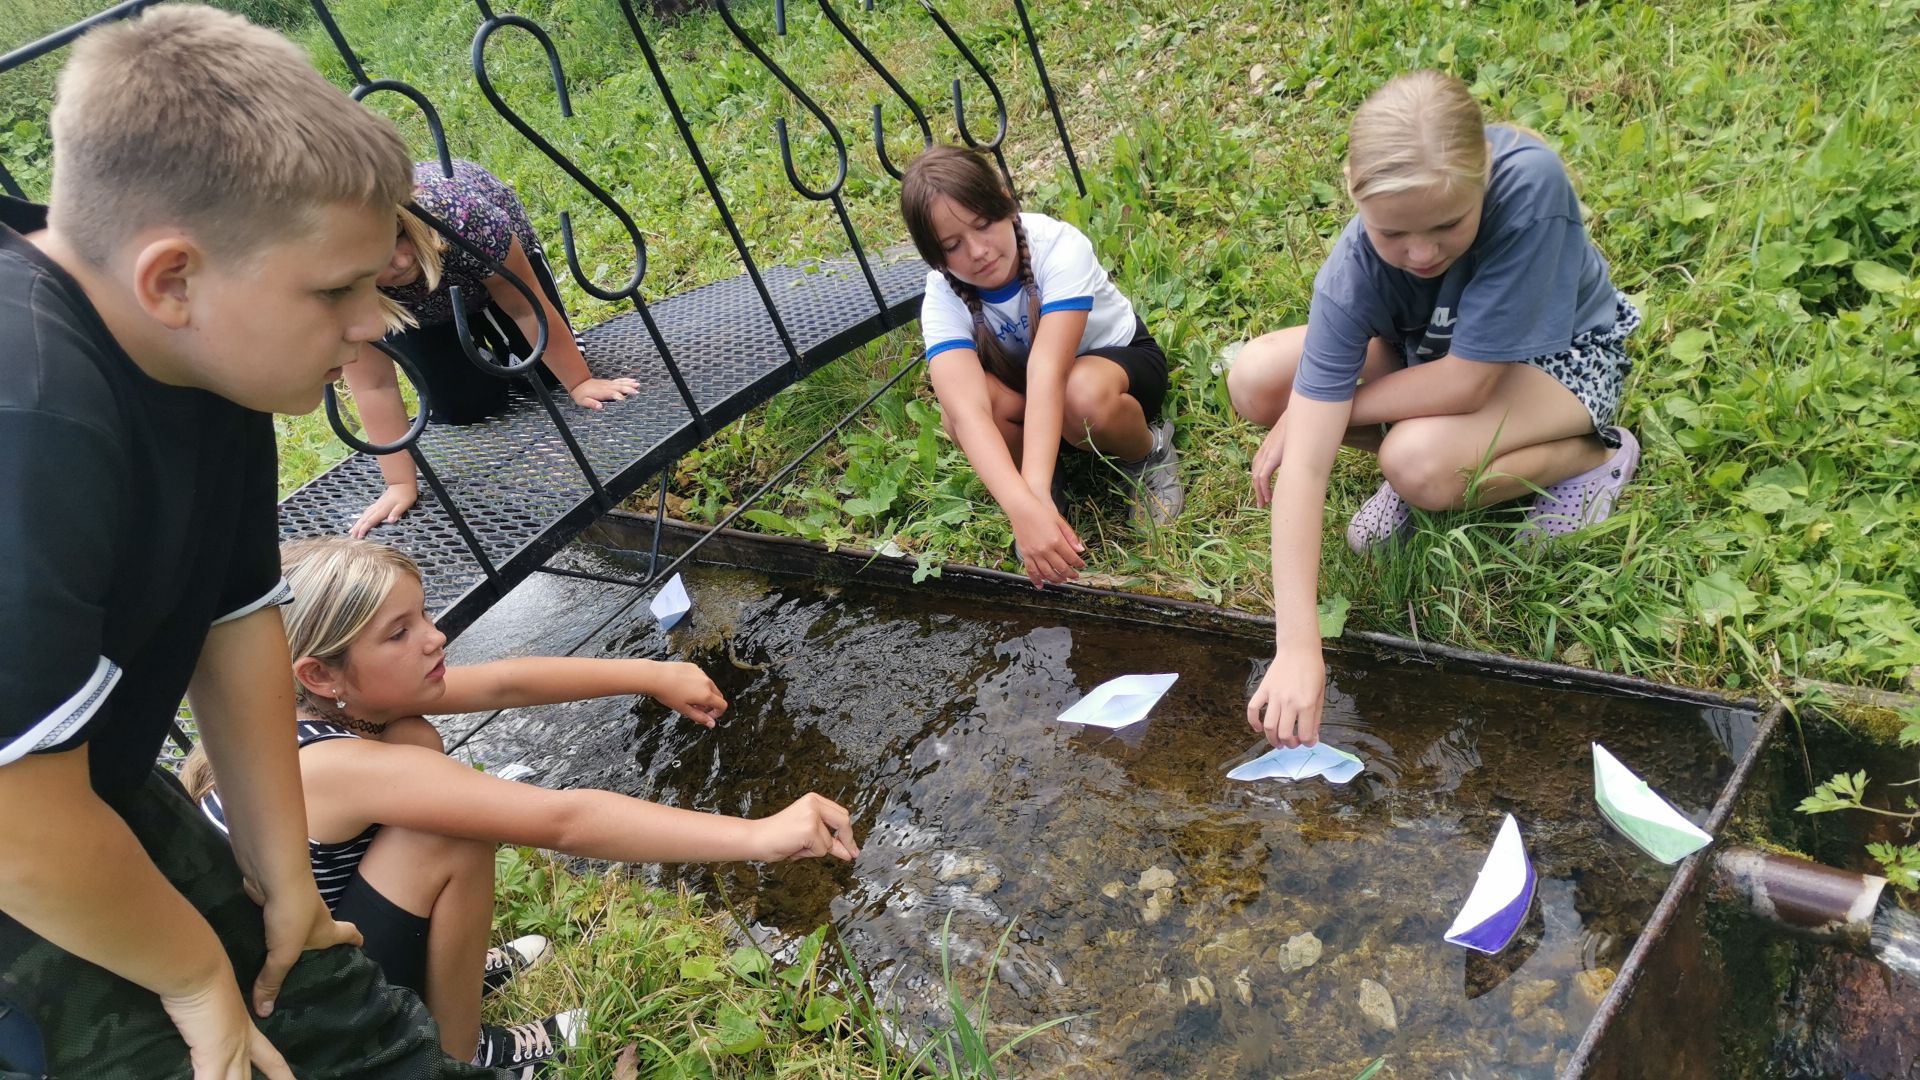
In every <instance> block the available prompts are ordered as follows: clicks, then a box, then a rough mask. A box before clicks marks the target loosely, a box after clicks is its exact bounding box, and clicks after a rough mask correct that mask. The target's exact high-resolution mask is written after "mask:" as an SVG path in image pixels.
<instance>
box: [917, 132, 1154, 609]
mask: <svg viewBox="0 0 1920 1080" xmlns="http://www.w3.org/2000/svg"><path fill="white" fill-rule="evenodd" d="M900 212H901V215H902V216H903V217H905V218H906V222H907V232H908V233H909V234H910V235H911V236H912V237H913V244H914V247H915V248H917V249H918V250H919V252H920V257H921V258H923V259H925V260H926V261H927V265H928V266H930V267H932V268H933V269H932V270H930V271H928V273H927V291H926V297H925V299H924V300H922V302H921V305H920V327H921V331H922V332H923V333H924V334H925V337H926V348H927V368H928V372H929V373H930V374H931V376H932V378H933V391H934V393H935V394H936V395H937V396H938V397H939V399H940V407H941V413H942V423H943V424H944V426H945V427H946V430H947V434H948V435H950V436H952V438H953V440H954V441H955V442H957V443H959V444H960V449H961V450H962V451H964V452H965V453H966V455H967V461H968V462H969V463H971V464H972V465H973V468H974V471H975V472H977V473H979V474H980V479H981V481H982V482H983V483H985V484H986V486H987V491H988V492H990V493H991V494H992V495H993V498H994V501H996V502H998V503H999V504H1000V507H1001V509H1003V510H1005V511H1006V514H1007V520H1008V522H1009V523H1010V524H1011V525H1012V526H1013V540H1014V553H1015V555H1016V557H1018V558H1019V559H1020V561H1021V563H1022V564H1023V565H1024V567H1025V569H1026V573H1027V577H1029V578H1030V579H1032V581H1033V583H1034V585H1035V586H1036V587H1044V586H1045V584H1046V583H1047V582H1050V581H1051V582H1064V581H1070V580H1072V579H1073V578H1075V577H1077V576H1078V574H1077V573H1076V571H1077V569H1078V568H1079V567H1081V566H1084V565H1085V563H1084V562H1083V561H1082V559H1081V557H1080V556H1081V553H1082V552H1084V551H1085V550H1086V548H1085V546H1084V545H1083V544H1081V542H1080V538H1079V537H1078V536H1077V535H1075V534H1074V531H1073V527H1072V526H1071V525H1069V524H1068V523H1067V520H1066V516H1065V515H1066V500H1065V497H1064V496H1063V494H1062V493H1061V486H1060V472H1059V469H1058V468H1057V467H1056V466H1057V465H1058V459H1059V454H1060V446H1061V442H1062V440H1063V439H1064V440H1065V442H1066V443H1067V444H1069V445H1071V446H1073V447H1074V448H1076V449H1080V450H1096V451H1098V452H1100V453H1102V454H1107V455H1110V456H1112V457H1113V458H1116V459H1118V462H1119V464H1120V468H1121V469H1122V470H1124V471H1125V472H1126V473H1127V474H1128V475H1129V476H1130V477H1131V478H1132V479H1133V481H1134V490H1135V498H1134V506H1133V515H1132V517H1133V520H1134V522H1135V523H1136V524H1139V523H1141V522H1143V521H1145V520H1151V521H1152V522H1153V524H1154V525H1155V526H1159V525H1164V524H1166V523H1167V522H1169V521H1171V520H1173V518H1174V517H1176V516H1177V515H1178V514H1179V513H1180V509H1181V507H1182V505H1184V502H1185V496H1184V494H1183V493H1182V491H1181V487H1180V477H1179V473H1178V471H1177V469H1176V462H1177V457H1176V455H1175V452H1174V448H1173V421H1172V420H1171V419H1162V418H1161V416H1160V406H1161V403H1162V401H1163V400H1164V399H1165V397H1166V392H1167V358H1166V356H1165V354H1163V353H1162V352H1161V351H1160V346H1159V344H1158V343H1157V342H1155V341H1154V339H1153V335H1151V334H1149V333H1148V332H1147V327H1146V324H1145V323H1144V322H1142V321H1141V319H1140V317H1139V316H1138V315H1136V314H1134V310H1133V305H1132V304H1130V303H1128V302H1127V298H1126V297H1125V296H1122V295H1121V294H1120V290H1118V289H1116V288H1114V287H1113V282H1112V281H1111V280H1109V279H1108V277H1107V272H1106V270H1105V269H1103V268H1102V267H1101V266H1100V261H1099V259H1098V258H1096V257H1095V255H1094V251H1093V244H1092V243H1091V242H1090V241H1088V239H1087V237H1086V235H1085V234H1083V233H1082V232H1081V231H1080V230H1078V229H1076V228H1074V227H1073V226H1072V225H1069V224H1067V223H1066V222H1064V221H1059V220H1057V219H1055V218H1051V217H1048V216H1046V215H1045V214H1024V213H1021V212H1020V203H1019V201H1018V200H1017V199H1015V198H1014V197H1013V194H1012V193H1011V192H1009V191H1008V190H1007V188H1006V186H1005V185H1004V184H1003V183H1002V182H1001V179H1000V175H999V174H998V173H997V172H995V171H994V169H993V166H992V165H989V164H988V163H987V160H986V159H985V158H984V157H982V156H981V155H979V154H977V153H974V152H972V151H970V150H964V149H961V148H960V147H955V146H935V147H932V148H930V149H928V150H927V151H925V152H924V153H922V154H921V155H920V156H919V157H917V158H915V159H914V160H913V163H912V164H911V165H909V166H907V171H906V176H905V178H904V179H903V180H902V181H901V187H900Z"/></svg>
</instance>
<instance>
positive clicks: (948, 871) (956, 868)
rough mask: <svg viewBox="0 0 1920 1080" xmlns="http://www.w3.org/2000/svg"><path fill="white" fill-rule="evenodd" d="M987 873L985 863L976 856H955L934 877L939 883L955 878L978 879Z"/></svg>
mask: <svg viewBox="0 0 1920 1080" xmlns="http://www.w3.org/2000/svg"><path fill="white" fill-rule="evenodd" d="M986 872H987V862H986V860H985V859H982V858H981V857H980V856H978V855H956V856H954V858H953V859H951V860H950V861H948V862H947V864H946V865H945V866H942V867H941V868H940V870H939V872H938V873H936V874H935V875H934V876H935V877H936V878H938V879H939V880H941V881H952V880H953V879H955V878H963V877H978V876H979V875H981V874H984V873H986Z"/></svg>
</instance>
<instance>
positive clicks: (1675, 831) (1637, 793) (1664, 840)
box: [1593, 743, 1713, 866]
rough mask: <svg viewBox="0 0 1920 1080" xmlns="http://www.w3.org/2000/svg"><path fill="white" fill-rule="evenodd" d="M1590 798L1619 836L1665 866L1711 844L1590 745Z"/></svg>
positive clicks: (1631, 774)
mask: <svg viewBox="0 0 1920 1080" xmlns="http://www.w3.org/2000/svg"><path fill="white" fill-rule="evenodd" d="M1593 798H1594V801H1595V802H1597V803H1599V804H1600V813H1601V814H1602V815H1604V816H1605V817H1606V819H1607V821H1608V823H1609V824H1611V825H1612V826H1613V827H1614V828H1616V829H1619V830H1620V833H1621V835H1623V836H1625V837H1626V838H1627V839H1629V840H1631V841H1633V843H1634V846H1635V847H1638V848H1639V849H1640V850H1641V851H1644V852H1646V853H1647V854H1649V855H1651V856H1653V857H1654V858H1656V859H1659V860H1660V861H1661V862H1663V863H1666V864H1667V865H1668V866H1672V865H1673V864H1674V863H1677V862H1679V861H1680V860H1681V859H1684V858H1686V857H1687V856H1689V855H1691V854H1693V853H1694V852H1696V851H1699V850H1700V849H1701V848H1703V847H1706V846H1707V845H1708V844H1711V843H1713V837H1711V836H1709V835H1707V834H1706V833H1705V832H1703V831H1702V830H1701V828H1700V827H1699V826H1698V825H1695V824H1694V823H1693V822H1691V821H1688V820H1687V819H1686V817H1685V816H1683V815H1682V814H1681V813H1680V811H1678V810H1675V809H1674V808H1673V804H1672V803H1670V802H1668V801H1667V800H1665V799H1663V798H1661V797H1660V796H1658V795H1655V794H1654V793H1653V789H1652V788H1650V787H1648V786H1647V782H1646V781H1645V780H1642V779H1640V777H1638V776H1636V775H1634V772H1633V770H1631V769H1629V768H1627V767H1626V766H1625V765H1622V764H1620V759H1619V758H1616V757H1614V756H1613V755H1612V754H1610V753H1608V752H1607V748H1606V747H1604V746H1601V745H1600V744H1599V743H1594V744H1593Z"/></svg>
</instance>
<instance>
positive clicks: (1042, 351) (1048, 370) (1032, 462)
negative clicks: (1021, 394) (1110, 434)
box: [1020, 311, 1087, 506]
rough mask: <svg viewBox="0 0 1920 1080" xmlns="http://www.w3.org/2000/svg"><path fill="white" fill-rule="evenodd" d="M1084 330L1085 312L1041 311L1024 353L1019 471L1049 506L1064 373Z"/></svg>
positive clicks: (1057, 458) (1064, 394)
mask: <svg viewBox="0 0 1920 1080" xmlns="http://www.w3.org/2000/svg"><path fill="white" fill-rule="evenodd" d="M1086 329H1087V313H1086V312H1084V311H1050V312H1048V313H1047V314H1045V315H1042V316H1040V323H1039V327H1038V329H1037V330H1036V331H1035V332H1034V335H1033V348H1032V349H1030V350H1028V352H1027V415H1026V422H1025V424H1023V425H1022V432H1023V434H1022V437H1021V454H1020V475H1021V477H1023V478H1024V479H1025V480H1026V482H1027V487H1028V488H1030V489H1032V491H1033V493H1034V495H1036V496H1038V497H1039V498H1040V499H1041V501H1043V502H1045V503H1046V504H1047V505H1049V506H1051V505H1052V504H1053V497H1052V495H1051V494H1049V492H1050V490H1051V487H1052V484H1053V470H1054V468H1055V467H1056V466H1057V465H1058V464H1059V461H1060V436H1061V434H1062V432H1061V430H1060V429H1061V425H1062V424H1063V423H1064V422H1065V419H1066V411H1067V376H1068V375H1069V374H1071V373H1072V372H1073V362H1074V360H1076V359H1077V357H1076V356H1075V353H1076V352H1077V351H1078V350H1079V347H1080V335H1081V334H1082V333H1084V332H1085V331H1086ZM1066 434H1071V435H1085V434H1086V432H1084V431H1075V432H1068V433H1066Z"/></svg>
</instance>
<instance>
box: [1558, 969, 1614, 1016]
mask: <svg viewBox="0 0 1920 1080" xmlns="http://www.w3.org/2000/svg"><path fill="white" fill-rule="evenodd" d="M1614 978H1615V976H1614V972H1613V969H1612V968H1610V967H1603V968H1594V969H1592V970H1589V971H1578V972H1575V973H1574V976H1573V982H1572V983H1571V984H1570V985H1569V986H1568V987H1567V1008H1568V1009H1571V1010H1580V1011H1583V1012H1589V1013H1591V1012H1594V1011H1597V1010H1598V1009H1599V1008H1600V1002H1601V1000H1602V999H1603V998H1605V997H1606V996H1607V991H1608V990H1611V989H1613V980H1614Z"/></svg>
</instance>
